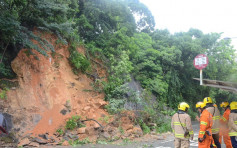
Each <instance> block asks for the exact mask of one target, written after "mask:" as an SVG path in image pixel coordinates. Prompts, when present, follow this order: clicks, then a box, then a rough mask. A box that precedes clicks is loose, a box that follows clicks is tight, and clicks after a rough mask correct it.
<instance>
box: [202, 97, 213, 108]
mask: <svg viewBox="0 0 237 148" xmlns="http://www.w3.org/2000/svg"><path fill="white" fill-rule="evenodd" d="M203 103H204V106H206V105H207V103H213V102H212V99H211V97H206V98H204V99H203Z"/></svg>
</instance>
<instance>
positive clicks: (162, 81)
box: [0, 0, 237, 145]
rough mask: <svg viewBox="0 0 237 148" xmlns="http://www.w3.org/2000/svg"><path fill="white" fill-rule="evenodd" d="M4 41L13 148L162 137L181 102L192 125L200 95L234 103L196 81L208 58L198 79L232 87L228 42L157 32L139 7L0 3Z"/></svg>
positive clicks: (126, 2) (0, 39)
mask: <svg viewBox="0 0 237 148" xmlns="http://www.w3.org/2000/svg"><path fill="white" fill-rule="evenodd" d="M0 34H1V36H0V112H1V113H3V114H4V116H6V117H7V118H8V119H9V121H10V119H12V120H11V121H12V122H10V123H9V126H10V127H11V126H12V127H13V128H12V131H11V132H13V133H12V134H13V135H15V137H16V138H17V139H18V140H19V141H21V142H20V143H19V145H29V144H31V143H33V144H35V142H36V141H37V142H36V143H37V144H39V143H41V144H46V143H51V144H53V143H58V144H59V143H60V144H61V143H62V141H68V142H69V141H70V143H66V142H65V143H66V144H71V145H74V144H75V145H76V144H78V143H80V142H82V141H80V140H82V139H84V141H83V142H84V143H86V142H88V139H85V138H86V137H88V138H90V140H91V141H96V139H100V138H102V139H103V138H104V139H106V140H109V141H111V140H112V141H113V140H116V139H117V137H119V138H121V139H123V138H124V139H126V136H127V138H128V137H129V138H135V137H139V136H142V135H143V134H147V133H151V132H153V133H164V132H167V131H171V127H170V116H172V115H173V114H174V113H175V112H176V111H177V105H178V104H179V103H180V102H183V101H184V102H187V103H188V104H189V105H190V110H189V114H190V116H191V117H192V118H193V117H195V115H196V114H197V113H196V110H195V104H196V103H197V102H198V101H201V100H202V99H203V98H204V97H207V96H209V97H211V98H213V100H214V102H215V103H216V104H219V103H220V102H221V101H222V100H223V98H225V101H233V100H235V99H236V98H237V96H236V94H232V93H230V92H226V91H223V90H219V89H215V88H210V87H203V86H200V85H199V83H198V82H197V81H195V80H193V78H195V77H199V71H198V70H196V69H195V68H194V66H193V59H194V58H195V57H196V56H197V55H198V54H205V55H206V56H207V57H208V59H209V65H208V66H207V67H206V68H205V70H204V71H203V78H205V79H210V80H220V81H233V82H236V78H237V77H236V69H237V65H236V61H235V59H236V53H235V49H234V48H233V46H231V41H230V40H224V39H221V33H214V32H213V33H209V34H205V33H203V32H202V31H201V30H199V29H195V28H190V29H189V30H188V31H187V32H178V33H175V34H171V33H170V32H169V30H167V29H164V30H161V29H159V28H158V29H156V28H155V20H154V17H153V15H152V13H151V11H150V10H149V9H148V8H147V7H146V6H145V5H144V4H143V3H141V2H140V1H139V0H96V1H95V0H67V1H64V0H40V1H39V0H31V1H18V0H14V1H9V0H3V1H2V2H1V3H0ZM128 110H129V111H128ZM79 116H80V117H79ZM90 119H93V120H90ZM84 120H89V121H84ZM94 120H95V121H94ZM97 122H98V123H99V124H102V125H101V126H99V127H98V125H99V124H98V123H97ZM84 124H85V125H84ZM84 126H86V127H84ZM72 129H73V130H72ZM79 129H80V130H79ZM73 131H74V132H73ZM75 131H77V132H75ZM55 132H56V133H55ZM91 133H94V134H91ZM78 135H79V136H78ZM51 136H54V137H53V140H52V139H51V141H50V139H49V138H50V137H51ZM36 137H37V138H40V140H44V141H39V139H35V138H36ZM73 138H75V139H73ZM119 138H118V139H119ZM45 140H46V142H45ZM53 141H54V142H53ZM55 141H57V142H55ZM24 143H25V144H24Z"/></svg>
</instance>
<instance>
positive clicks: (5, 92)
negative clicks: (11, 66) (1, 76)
mask: <svg viewBox="0 0 237 148" xmlns="http://www.w3.org/2000/svg"><path fill="white" fill-rule="evenodd" d="M7 91H8V89H3V90H2V91H1V92H0V98H1V99H7Z"/></svg>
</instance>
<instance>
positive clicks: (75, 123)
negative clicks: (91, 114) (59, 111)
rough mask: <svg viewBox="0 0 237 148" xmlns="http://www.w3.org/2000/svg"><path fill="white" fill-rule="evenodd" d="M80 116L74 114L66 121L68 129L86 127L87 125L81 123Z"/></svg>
mask: <svg viewBox="0 0 237 148" xmlns="http://www.w3.org/2000/svg"><path fill="white" fill-rule="evenodd" d="M80 118H81V117H80V116H72V118H70V119H69V120H68V121H67V123H66V129H69V130H73V129H75V128H80V127H84V126H85V125H84V124H82V123H81V121H80Z"/></svg>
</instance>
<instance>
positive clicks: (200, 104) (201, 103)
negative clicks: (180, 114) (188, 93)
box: [196, 102, 205, 108]
mask: <svg viewBox="0 0 237 148" xmlns="http://www.w3.org/2000/svg"><path fill="white" fill-rule="evenodd" d="M204 107H205V105H204V103H203V102H198V103H197V104H196V108H204Z"/></svg>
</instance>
